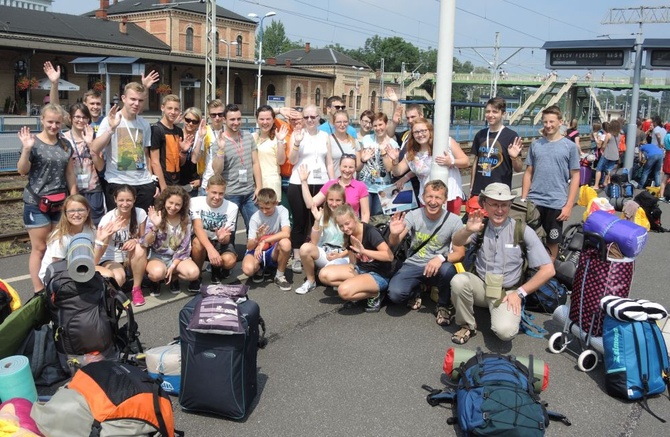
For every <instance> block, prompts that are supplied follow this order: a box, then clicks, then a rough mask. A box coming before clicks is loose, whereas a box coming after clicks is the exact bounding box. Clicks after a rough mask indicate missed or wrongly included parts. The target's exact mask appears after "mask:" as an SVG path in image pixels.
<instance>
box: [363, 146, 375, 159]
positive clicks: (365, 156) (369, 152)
mask: <svg viewBox="0 0 670 437" xmlns="http://www.w3.org/2000/svg"><path fill="white" fill-rule="evenodd" d="M374 155H375V151H374V149H372V148H367V149H363V150H362V151H361V161H363V162H368V161H369V160H371V159H372V157H373V156H374Z"/></svg>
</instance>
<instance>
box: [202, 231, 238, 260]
mask: <svg viewBox="0 0 670 437" xmlns="http://www.w3.org/2000/svg"><path fill="white" fill-rule="evenodd" d="M193 238H197V237H196V236H195V235H194V236H193ZM209 242H210V243H212V246H214V248H215V249H216V251H217V252H219V255H223V254H224V253H226V252H230V253H232V254H233V255H235V256H236V257H237V251H236V250H235V245H234V244H232V243H227V244H222V243H219V241H218V240H209ZM205 259H206V260H207V261H209V255H207V251H205Z"/></svg>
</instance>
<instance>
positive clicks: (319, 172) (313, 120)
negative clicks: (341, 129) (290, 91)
mask: <svg viewBox="0 0 670 437" xmlns="http://www.w3.org/2000/svg"><path fill="white" fill-rule="evenodd" d="M302 116H303V126H304V127H303V128H302V129H300V130H295V131H293V134H292V135H291V152H290V153H289V155H288V160H289V161H290V162H291V164H293V171H292V172H291V178H290V179H289V185H288V190H287V196H288V202H289V205H290V206H291V210H292V211H293V227H292V228H291V246H292V247H293V259H294V261H293V265H292V267H291V268H292V270H293V271H294V272H295V273H302V262H300V246H302V243H304V242H305V241H306V240H307V237H308V236H309V234H310V231H309V229H310V228H311V227H312V223H313V217H312V215H311V213H310V210H309V209H308V208H306V207H305V201H304V200H303V196H302V183H301V182H300V174H299V169H300V167H301V166H302V165H306V166H307V169H308V170H309V177H308V179H307V181H306V182H307V185H308V190H309V192H310V194H311V195H315V194H316V193H318V192H319V190H320V189H321V187H322V186H323V184H325V183H326V182H327V181H329V180H331V179H333V178H334V176H335V173H334V171H333V156H332V154H331V150H330V143H329V141H328V134H327V133H326V132H323V131H320V130H319V115H318V110H317V108H316V106H314V105H307V106H305V107H304V108H303V110H302Z"/></svg>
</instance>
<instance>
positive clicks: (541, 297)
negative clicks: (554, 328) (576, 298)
mask: <svg viewBox="0 0 670 437" xmlns="http://www.w3.org/2000/svg"><path fill="white" fill-rule="evenodd" d="M567 300H568V288H567V287H566V286H565V285H563V284H561V283H560V282H558V279H556V278H551V279H550V280H549V281H547V283H546V284H544V285H542V286H541V287H540V288H538V289H537V290H536V291H535V292H534V293H531V294H529V295H528V296H526V298H525V302H524V305H525V308H526V309H527V310H528V311H533V312H536V313H545V314H553V313H554V310H556V308H558V307H559V306H560V305H565V303H566V302H567Z"/></svg>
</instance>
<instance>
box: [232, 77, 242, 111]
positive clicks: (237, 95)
mask: <svg viewBox="0 0 670 437" xmlns="http://www.w3.org/2000/svg"><path fill="white" fill-rule="evenodd" d="M233 102H234V103H235V104H236V105H241V104H242V79H240V77H239V76H237V77H236V78H235V87H234V89H233Z"/></svg>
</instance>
